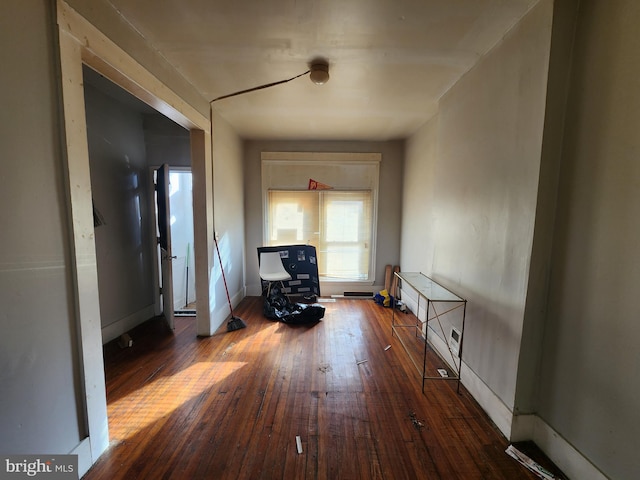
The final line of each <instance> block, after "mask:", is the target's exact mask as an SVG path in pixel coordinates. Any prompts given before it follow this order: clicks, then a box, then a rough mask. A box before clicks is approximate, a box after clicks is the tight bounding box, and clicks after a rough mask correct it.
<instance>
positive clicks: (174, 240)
mask: <svg viewBox="0 0 640 480" xmlns="http://www.w3.org/2000/svg"><path fill="white" fill-rule="evenodd" d="M169 202H170V208H171V245H172V248H173V256H174V257H175V258H174V260H173V305H174V308H175V314H176V316H182V317H185V316H195V314H196V276H195V264H194V255H193V179H192V175H191V169H190V168H185V167H175V168H171V167H170V168H169Z"/></svg>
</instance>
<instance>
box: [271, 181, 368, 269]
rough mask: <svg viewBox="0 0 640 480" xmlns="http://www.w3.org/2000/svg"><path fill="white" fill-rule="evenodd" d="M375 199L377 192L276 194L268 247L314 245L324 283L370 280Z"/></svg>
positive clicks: (274, 191) (279, 192) (281, 192)
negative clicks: (326, 281)
mask: <svg viewBox="0 0 640 480" xmlns="http://www.w3.org/2000/svg"><path fill="white" fill-rule="evenodd" d="M371 197H372V195H371V191H334V190H324V191H287V190H270V191H269V195H268V218H267V230H268V244H269V245H290V244H295V243H308V244H309V245H313V246H314V247H316V252H317V255H318V272H319V274H320V276H321V277H323V278H325V279H336V280H349V281H365V280H368V279H369V277H370V263H371V262H370V258H371V244H372V236H371V234H372V218H373V217H372V201H371Z"/></svg>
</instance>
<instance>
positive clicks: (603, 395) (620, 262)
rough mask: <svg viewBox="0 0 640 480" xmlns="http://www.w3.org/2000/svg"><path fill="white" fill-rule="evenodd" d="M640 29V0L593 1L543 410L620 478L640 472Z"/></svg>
mask: <svg viewBox="0 0 640 480" xmlns="http://www.w3.org/2000/svg"><path fill="white" fill-rule="evenodd" d="M639 23H640V4H638V2H636V1H634V0H614V1H608V2H593V1H582V2H581V7H580V15H579V20H578V28H577V36H576V41H575V48H574V61H573V69H572V75H571V83H570V95H569V103H568V109H567V117H566V126H565V130H566V135H565V142H564V152H563V158H562V170H561V176H560V190H559V199H558V204H559V208H558V214H557V221H556V229H555V235H554V252H553V269H552V275H551V285H550V289H549V292H550V293H549V313H548V318H547V322H546V330H545V340H544V350H543V355H542V358H543V364H542V373H541V388H540V390H541V392H542V394H541V395H540V402H539V403H540V408H539V415H540V416H541V417H542V418H543V419H544V420H545V421H546V422H547V423H548V424H550V425H551V426H552V427H553V428H554V429H555V430H556V431H557V432H558V434H559V435H560V436H561V437H563V438H565V439H566V440H567V441H568V442H570V443H571V444H572V445H573V446H574V447H575V448H576V449H578V450H579V451H580V452H581V453H582V454H583V455H585V456H587V457H588V458H589V459H590V460H591V462H593V463H594V464H595V465H596V466H597V467H599V468H600V469H601V470H602V471H603V472H605V473H606V475H607V476H609V477H610V478H616V479H632V478H637V476H638V472H640V456H638V454H637V445H636V442H637V438H638V436H639V435H640V413H639V412H638V405H640V375H638V365H640V343H639V342H638V339H639V338H640V322H638V319H639V318H640V304H639V303H638V301H637V298H636V296H637V295H638V290H639V289H640V268H639V265H640V262H639V261H638V245H640V222H639V221H638V207H640V162H639V161H638V154H639V152H640V136H639V135H638V130H639V127H640V91H639V89H638V78H639V76H640V57H638V51H640V33H639V31H638V28H637V26H638V24H639ZM583 478H586V477H583Z"/></svg>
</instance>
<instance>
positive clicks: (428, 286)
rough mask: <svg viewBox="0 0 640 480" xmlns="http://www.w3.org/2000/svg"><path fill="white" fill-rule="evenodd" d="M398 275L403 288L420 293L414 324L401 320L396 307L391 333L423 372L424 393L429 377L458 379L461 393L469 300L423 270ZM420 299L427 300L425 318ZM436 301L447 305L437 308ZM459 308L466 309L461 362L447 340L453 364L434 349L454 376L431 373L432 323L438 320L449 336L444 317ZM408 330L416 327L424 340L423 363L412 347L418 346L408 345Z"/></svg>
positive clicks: (459, 347) (460, 354)
mask: <svg viewBox="0 0 640 480" xmlns="http://www.w3.org/2000/svg"><path fill="white" fill-rule="evenodd" d="M394 275H396V276H397V277H398V280H399V282H400V287H401V288H403V289H404V288H406V287H409V288H411V289H412V290H414V291H415V292H416V293H417V296H418V301H417V303H418V304H417V308H416V315H415V322H414V323H410V324H403V323H398V321H397V318H396V312H395V310H396V309H395V308H394V309H393V316H392V321H391V334H392V335H395V336H396V337H397V338H398V340H399V341H400V343H401V344H402V347H403V348H404V350H405V351H406V352H407V355H408V356H409V358H410V360H411V361H412V363H413V364H414V366H415V367H416V369H417V370H418V373H420V374H421V375H422V392H423V393H424V384H425V381H426V380H456V381H457V382H458V385H457V390H458V392H460V369H461V367H462V345H463V340H464V323H465V316H466V310H467V301H466V300H465V299H464V298H462V297H460V296H458V295H456V294H455V293H453V292H452V291H451V290H448V289H447V288H445V287H443V286H442V285H440V284H439V283H437V282H436V281H434V280H432V279H431V278H429V277H427V276H426V275H425V274H423V273H416V272H395V273H394ZM420 299H423V300H425V301H426V302H427V305H426V310H425V312H426V313H425V318H424V320H422V319H420ZM436 304H438V306H440V304H446V307H445V309H444V310H441V309H439V308H436ZM458 309H462V328H461V329H460V339H459V346H458V355H457V357H458V358H457V361H456V355H455V354H454V352H453V350H452V349H451V345H450V344H449V342H447V341H446V340H445V343H446V344H447V348H448V350H449V354H450V355H451V361H452V362H451V363H450V364H449V362H448V361H447V360H446V359H444V358H443V357H442V356H441V355H440V353H439V352H438V351H437V350H436V349H435V348H433V351H434V352H435V353H436V354H437V355H438V357H440V359H441V360H442V361H443V362H445V363H446V364H448V365H449V367H450V370H452V371H453V372H454V375H448V372H447V376H435V375H429V374H427V348H428V343H429V342H428V339H427V336H428V335H427V333H428V331H429V322H432V321H434V320H435V321H436V322H437V324H438V326H439V327H440V331H441V332H442V336H443V338H445V339H446V335H445V332H444V329H443V327H442V322H441V317H442V316H444V315H446V314H448V313H450V312H453V311H454V310H458ZM438 310H440V311H438ZM405 329H415V338H419V339H420V340H421V341H423V342H424V349H423V352H422V359H421V360H422V365H420V364H419V361H418V360H419V359H416V358H415V354H412V350H414V351H415V348H413V349H412V348H410V346H409V345H407V343H406V342H407V341H408V340H407V338H406V337H407V336H406V335H402V334H401V331H403V330H405ZM423 332H424V337H423ZM403 337H404V338H403Z"/></svg>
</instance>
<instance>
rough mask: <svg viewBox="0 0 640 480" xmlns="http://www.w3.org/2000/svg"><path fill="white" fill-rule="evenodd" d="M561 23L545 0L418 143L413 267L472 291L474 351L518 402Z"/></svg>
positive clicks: (407, 232)
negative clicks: (554, 36) (550, 84)
mask: <svg viewBox="0 0 640 480" xmlns="http://www.w3.org/2000/svg"><path fill="white" fill-rule="evenodd" d="M550 29H551V2H549V1H545V2H542V3H541V4H539V5H538V6H537V7H535V8H534V9H533V10H532V11H531V12H530V13H529V14H528V15H527V16H526V17H525V18H524V19H523V20H522V21H521V23H519V24H518V25H517V26H515V27H514V28H513V30H512V31H511V32H510V33H509V34H508V35H507V36H506V37H505V39H504V41H503V42H502V43H501V44H499V45H497V46H496V47H495V48H494V49H493V51H491V52H490V53H489V54H488V56H487V57H485V58H483V59H482V60H480V62H479V63H478V64H477V65H476V66H475V67H474V68H473V69H472V70H471V71H470V72H468V73H467V74H466V75H465V76H464V77H463V78H462V79H461V80H460V81H459V82H458V83H457V84H456V85H454V86H453V88H452V89H451V90H450V91H449V92H448V93H447V94H446V95H445V96H444V98H442V99H441V102H440V106H439V113H438V115H437V117H436V118H434V119H432V120H431V121H430V122H429V123H428V124H427V125H425V126H424V127H423V128H422V129H421V130H420V131H419V132H417V133H416V134H415V135H414V136H413V137H412V138H411V139H410V141H409V142H408V146H407V160H406V168H405V176H404V178H405V183H404V185H405V187H404V188H405V192H404V202H403V204H404V210H403V229H402V238H403V250H402V262H401V267H402V269H403V270H404V271H423V272H424V273H426V274H428V275H430V276H432V277H433V278H434V279H435V280H437V281H439V282H441V283H442V284H444V285H445V286H447V287H450V288H451V289H452V290H453V291H455V292H456V293H458V294H459V295H461V296H463V297H465V298H467V299H468V301H469V304H468V307H467V324H466V328H465V337H466V338H465V339H464V360H465V363H466V364H467V365H468V366H469V368H470V369H471V370H473V372H474V373H475V375H477V377H479V378H480V379H481V381H482V382H483V383H484V384H485V385H486V386H487V387H488V388H489V389H490V390H491V391H492V392H493V394H495V395H496V396H497V397H498V398H499V399H500V401H501V402H502V403H503V404H504V406H505V407H506V408H507V409H508V410H511V411H513V407H514V398H515V388H516V379H517V374H518V372H517V364H518V356H519V347H520V341H521V333H522V324H523V314H524V306H525V299H526V294H527V278H528V271H529V261H530V258H531V246H532V238H533V228H534V219H535V212H536V194H537V186H538V171H539V168H540V156H541V143H542V127H543V120H544V101H545V93H546V77H547V65H548V55H549V52H548V50H549V39H550Z"/></svg>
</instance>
